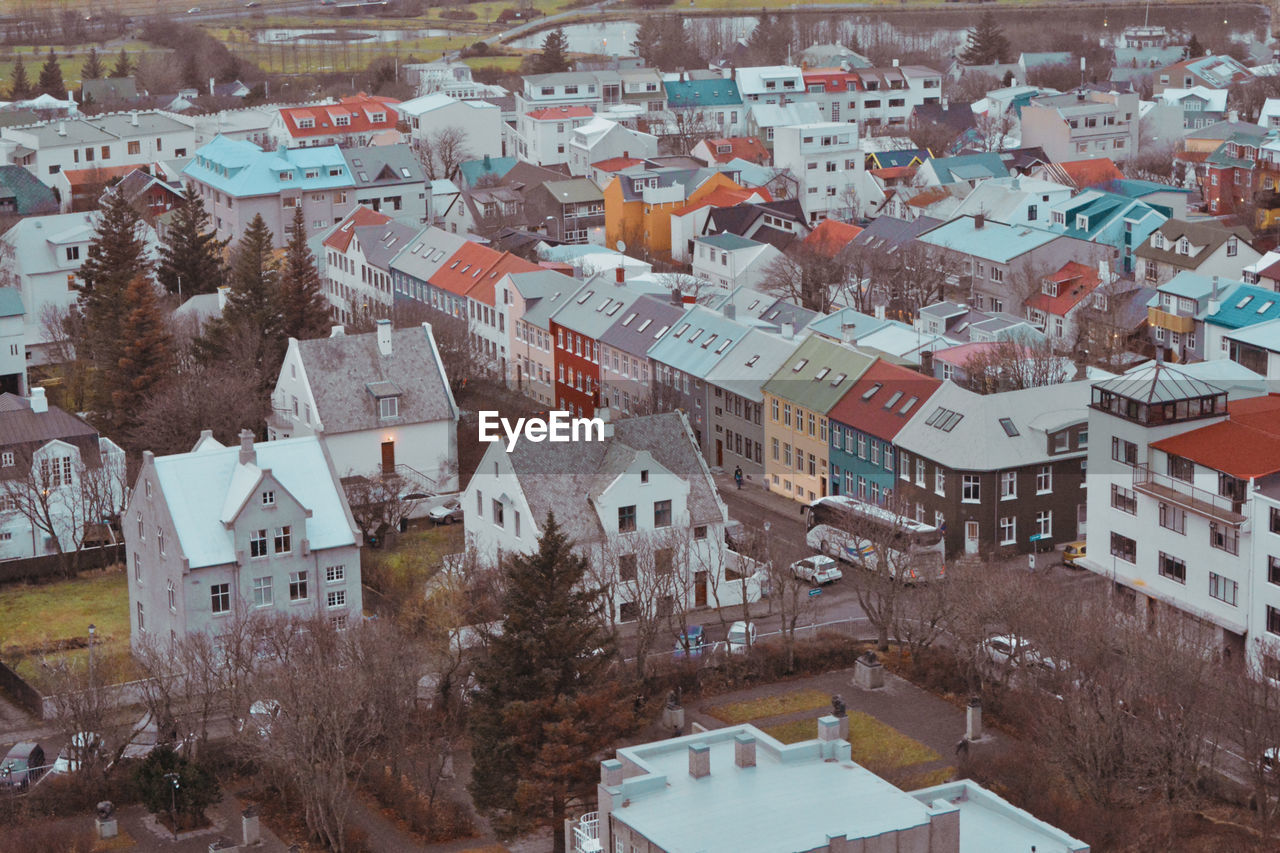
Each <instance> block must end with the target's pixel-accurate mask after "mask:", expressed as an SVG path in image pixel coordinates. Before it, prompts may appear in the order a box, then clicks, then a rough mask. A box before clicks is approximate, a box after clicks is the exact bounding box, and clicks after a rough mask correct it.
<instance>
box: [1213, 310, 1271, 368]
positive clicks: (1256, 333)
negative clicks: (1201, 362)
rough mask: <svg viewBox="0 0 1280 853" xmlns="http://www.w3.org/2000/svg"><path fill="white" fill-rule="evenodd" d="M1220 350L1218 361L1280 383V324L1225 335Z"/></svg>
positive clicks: (1265, 324) (1264, 325)
mask: <svg viewBox="0 0 1280 853" xmlns="http://www.w3.org/2000/svg"><path fill="white" fill-rule="evenodd" d="M1220 349H1221V352H1220V353H1214V354H1213V356H1214V357H1215V358H1216V357H1225V358H1229V359H1231V360H1232V361H1234V362H1235V363H1236V364H1239V365H1241V366H1242V367H1246V368H1248V369H1249V370H1252V371H1253V372H1254V373H1257V374H1258V375H1259V376H1263V377H1265V378H1266V379H1268V380H1274V379H1280V320H1267V321H1265V322H1262V323H1256V324H1254V325H1252V326H1244V327H1243V328H1239V329H1231V330H1227V331H1224V332H1223V333H1222V344H1221V346H1220Z"/></svg>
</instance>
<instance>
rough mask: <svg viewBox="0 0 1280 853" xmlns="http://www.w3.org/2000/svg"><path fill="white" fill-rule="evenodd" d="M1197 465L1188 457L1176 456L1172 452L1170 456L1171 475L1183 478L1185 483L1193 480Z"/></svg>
mask: <svg viewBox="0 0 1280 853" xmlns="http://www.w3.org/2000/svg"><path fill="white" fill-rule="evenodd" d="M1195 467H1196V466H1195V463H1194V462H1192V461H1191V460H1190V459H1187V458H1186V457H1183V456H1174V455H1172V454H1170V455H1169V457H1168V471H1169V476H1170V477H1173V478H1175V479H1178V480H1182V481H1183V482H1184V483H1190V482H1191V481H1192V479H1193V477H1194V475H1195Z"/></svg>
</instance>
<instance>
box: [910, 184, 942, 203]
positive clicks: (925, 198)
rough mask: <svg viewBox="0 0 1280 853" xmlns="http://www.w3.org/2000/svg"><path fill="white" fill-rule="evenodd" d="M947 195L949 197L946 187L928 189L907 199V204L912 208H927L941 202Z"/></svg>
mask: <svg viewBox="0 0 1280 853" xmlns="http://www.w3.org/2000/svg"><path fill="white" fill-rule="evenodd" d="M949 195H951V192H950V191H949V190H947V188H946V187H929V188H928V189H926V190H921V191H920V192H918V193H916V194H915V195H914V196H912V197H911V198H909V199H907V204H909V205H911V206H912V207H928V206H929V205H931V204H933V203H934V202H938V201H942V200H943V199H944V198H946V197H947V196H949Z"/></svg>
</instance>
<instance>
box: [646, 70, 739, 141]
mask: <svg viewBox="0 0 1280 853" xmlns="http://www.w3.org/2000/svg"><path fill="white" fill-rule="evenodd" d="M662 87H663V90H664V91H665V93H666V96H667V114H666V116H665V117H664V119H663V125H664V127H665V129H666V130H667V132H668V133H679V134H680V135H686V134H687V133H688V132H689V131H694V132H696V133H702V132H706V133H709V134H717V135H722V136H737V135H739V134H740V133H742V129H743V127H744V126H745V121H746V114H747V113H746V107H745V106H744V105H743V103H742V94H741V92H739V91H738V84H737V82H736V81H734V80H732V79H730V78H727V77H714V78H711V79H709V80H686V79H683V75H682V79H680V80H666V81H664V82H663V84H662Z"/></svg>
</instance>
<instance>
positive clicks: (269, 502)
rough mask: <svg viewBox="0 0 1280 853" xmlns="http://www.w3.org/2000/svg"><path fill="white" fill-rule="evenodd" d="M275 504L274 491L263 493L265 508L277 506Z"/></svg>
mask: <svg viewBox="0 0 1280 853" xmlns="http://www.w3.org/2000/svg"><path fill="white" fill-rule="evenodd" d="M275 504H276V493H275V492H274V491H272V490H270V489H268V490H267V491H265V492H263V493H262V505H263V506H275Z"/></svg>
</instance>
